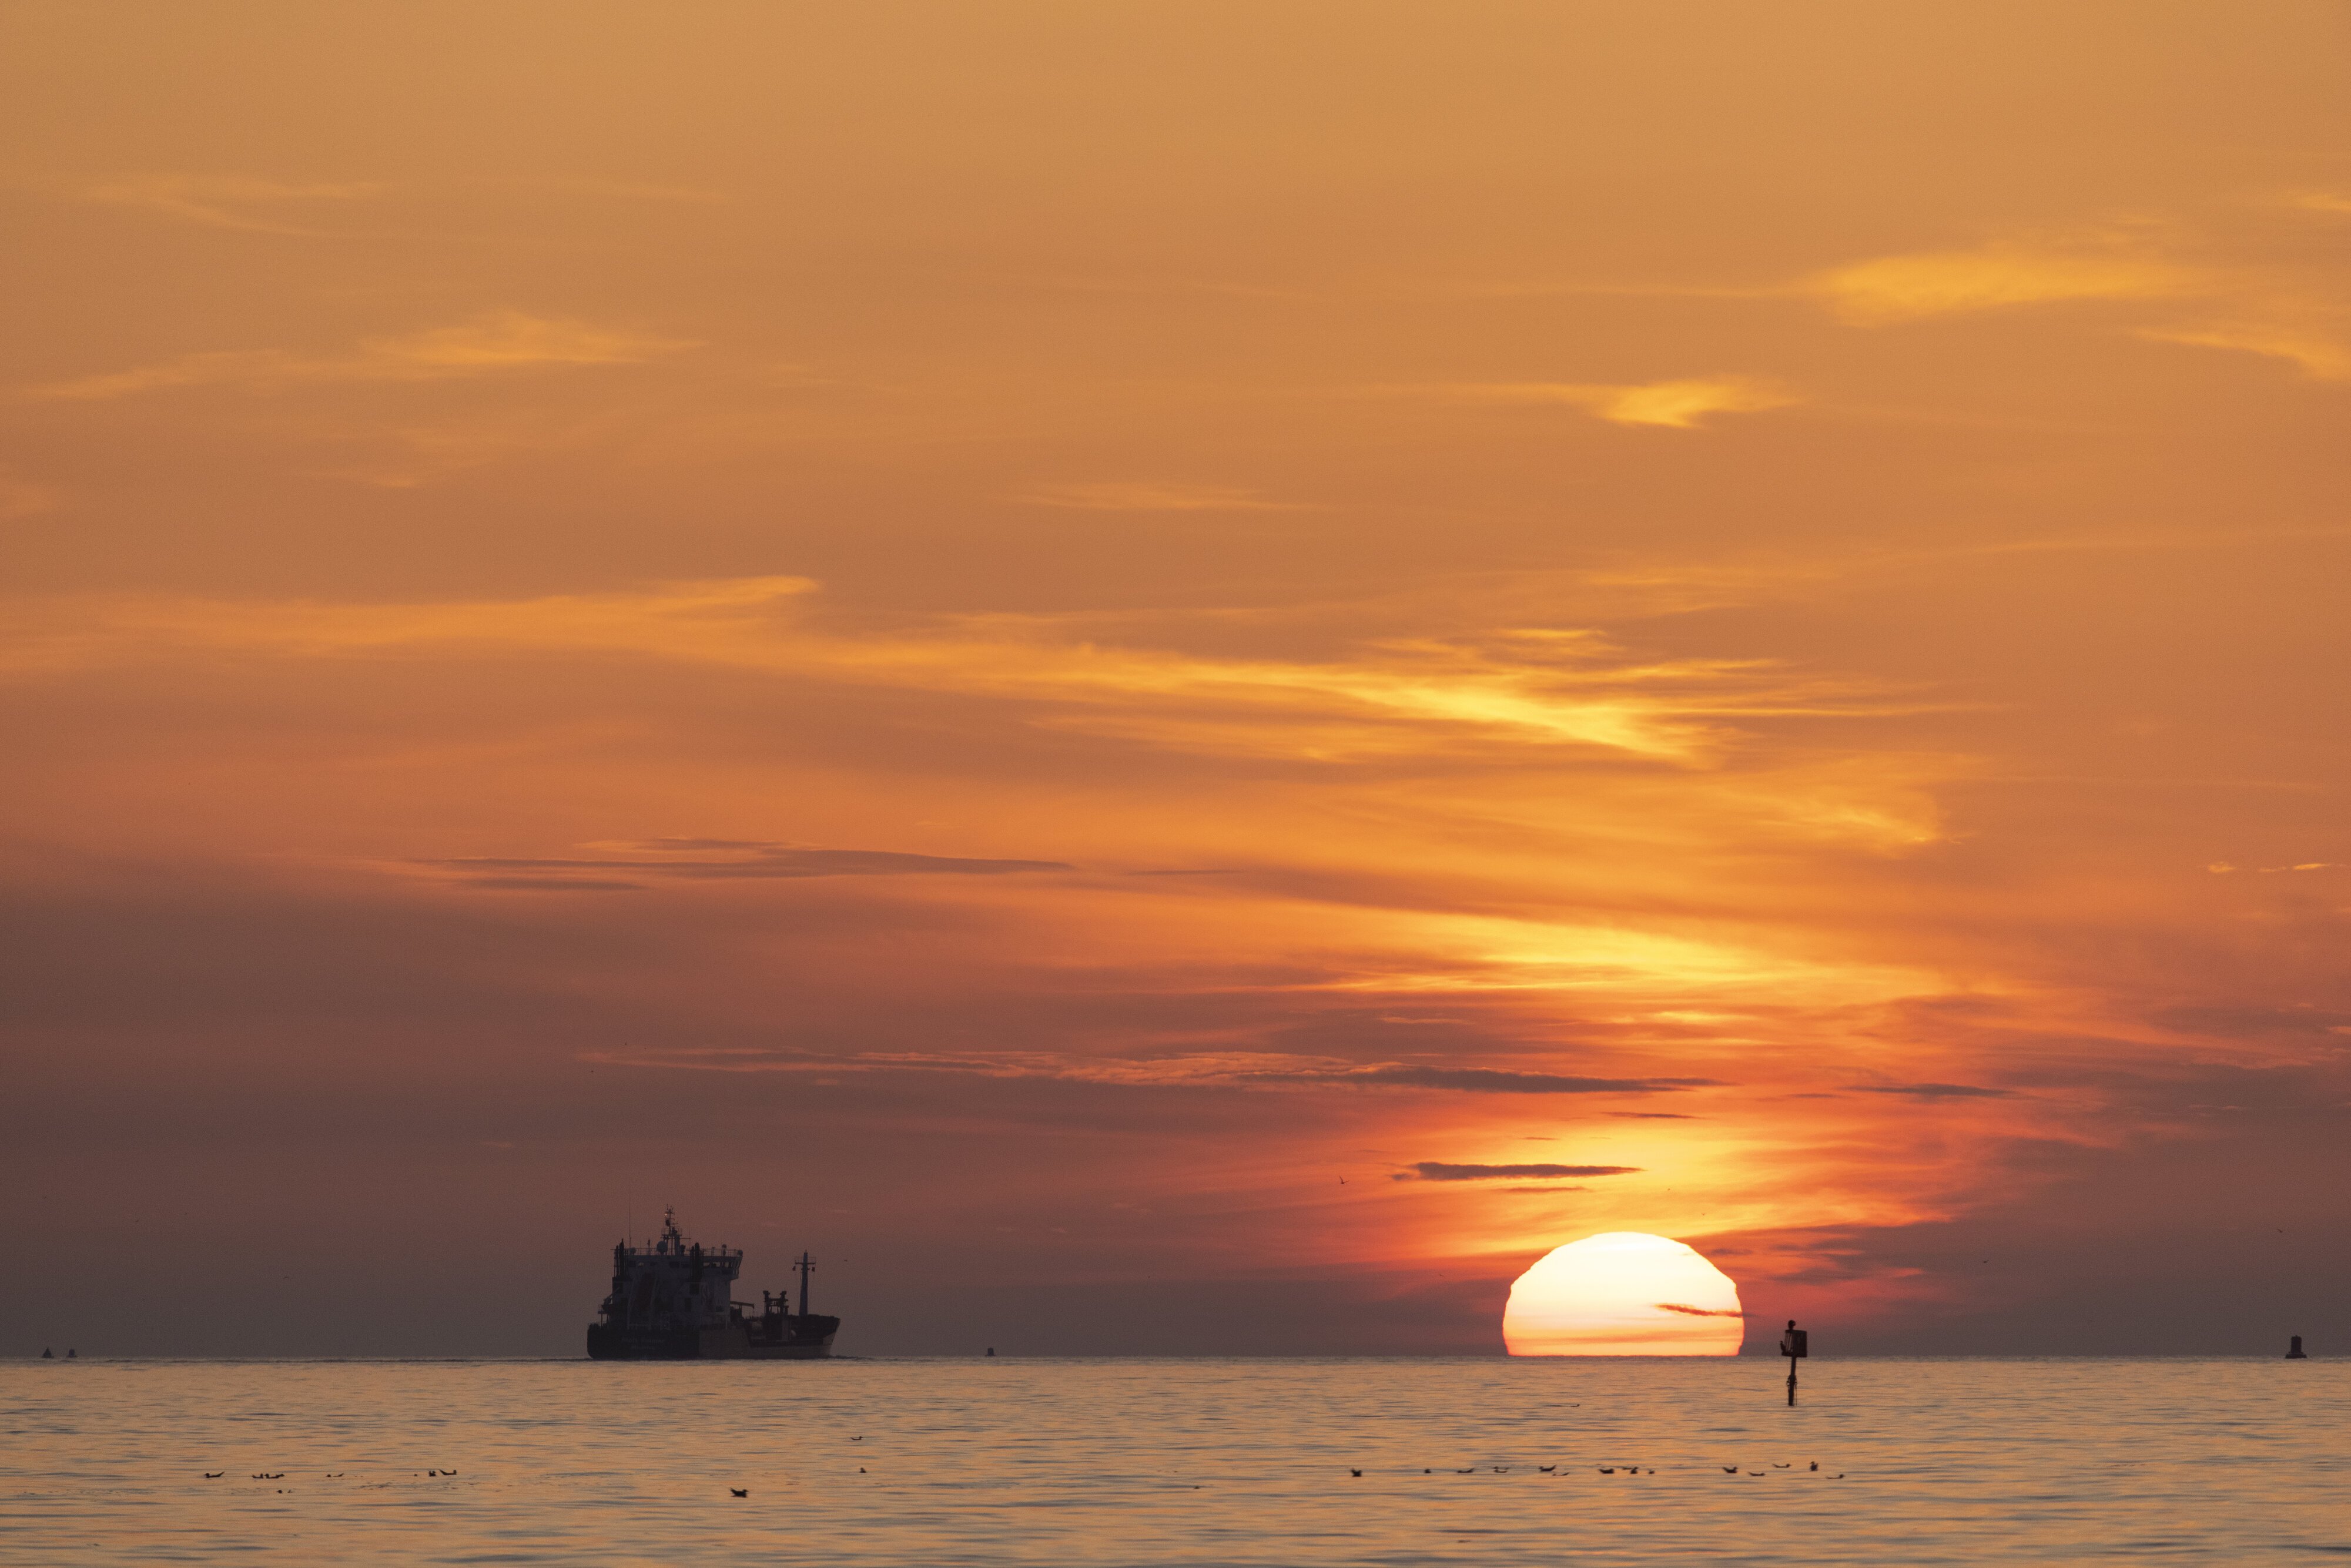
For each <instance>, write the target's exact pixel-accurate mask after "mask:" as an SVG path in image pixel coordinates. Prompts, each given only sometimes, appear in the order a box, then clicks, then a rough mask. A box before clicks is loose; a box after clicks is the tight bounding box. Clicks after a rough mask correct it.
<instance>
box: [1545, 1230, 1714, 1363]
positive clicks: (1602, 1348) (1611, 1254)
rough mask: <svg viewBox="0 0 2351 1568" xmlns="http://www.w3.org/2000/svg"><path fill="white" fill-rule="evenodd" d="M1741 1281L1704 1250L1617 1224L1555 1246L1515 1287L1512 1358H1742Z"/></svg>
mask: <svg viewBox="0 0 2351 1568" xmlns="http://www.w3.org/2000/svg"><path fill="white" fill-rule="evenodd" d="M1746 1332H1747V1331H1746V1323H1745V1320H1744V1316H1743V1314H1742V1312H1741V1311H1740V1305H1739V1287H1738V1286H1737V1285H1735V1284H1733V1283H1731V1281H1730V1277H1729V1275H1727V1274H1725V1273H1724V1272H1723V1271H1722V1270H1719V1269H1718V1268H1716V1267H1715V1266H1714V1265H1713V1264H1711V1263H1709V1262H1708V1261H1707V1260H1705V1259H1704V1258H1703V1257H1701V1256H1699V1255H1698V1251H1697V1249H1694V1248H1691V1247H1687V1246H1685V1245H1684V1244H1683V1243H1681V1242H1679V1241H1675V1240H1671V1239H1667V1238H1666V1237H1663V1236H1648V1235H1645V1234H1643V1233H1642V1232H1640V1231H1637V1230H1610V1231H1604V1232H1603V1233H1602V1234H1600V1235H1598V1236H1587V1237H1585V1238H1584V1239H1583V1240H1581V1241H1571V1242H1569V1243H1568V1244H1567V1245H1566V1246H1564V1247H1554V1248H1552V1249H1551V1251H1549V1252H1547V1253H1545V1254H1544V1255H1543V1257H1542V1258H1541V1260H1540V1261H1538V1262H1537V1263H1536V1264H1535V1266H1534V1267H1533V1268H1531V1269H1529V1270H1527V1271H1526V1272H1525V1273H1523V1274H1521V1275H1520V1276H1519V1278H1518V1281H1517V1282H1516V1283H1514V1284H1513V1285H1511V1287H1510V1305H1509V1306H1508V1307H1506V1308H1505V1309H1503V1312H1502V1339H1503V1342H1504V1343H1506V1344H1507V1345H1509V1347H1510V1354H1512V1355H1737V1354H1739V1346H1740V1341H1741V1340H1743V1339H1744V1338H1745V1337H1746Z"/></svg>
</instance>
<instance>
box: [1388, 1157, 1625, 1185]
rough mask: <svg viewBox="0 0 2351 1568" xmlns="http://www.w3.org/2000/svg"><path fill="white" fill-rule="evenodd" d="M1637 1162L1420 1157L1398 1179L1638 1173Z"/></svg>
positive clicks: (1522, 1178) (1548, 1177)
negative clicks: (1509, 1162)
mask: <svg viewBox="0 0 2351 1568" xmlns="http://www.w3.org/2000/svg"><path fill="white" fill-rule="evenodd" d="M1638 1174H1640V1167H1639V1166H1545V1165H1536V1166H1457V1165H1447V1164H1446V1163H1444V1162H1443V1161H1441V1160H1422V1161H1420V1162H1419V1163H1418V1164H1416V1165H1415V1166H1413V1167H1412V1171H1411V1173H1410V1174H1408V1175H1399V1176H1397V1177H1396V1178H1395V1179H1396V1180H1398V1181H1503V1180H1511V1181H1537V1180H1543V1181H1548V1180H1551V1179H1552V1178H1554V1177H1557V1178H1565V1177H1568V1176H1637V1175H1638Z"/></svg>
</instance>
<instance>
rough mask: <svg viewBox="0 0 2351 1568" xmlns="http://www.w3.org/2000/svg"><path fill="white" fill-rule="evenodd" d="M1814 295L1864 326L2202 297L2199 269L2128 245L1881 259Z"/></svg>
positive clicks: (2012, 247)
mask: <svg viewBox="0 0 2351 1568" xmlns="http://www.w3.org/2000/svg"><path fill="white" fill-rule="evenodd" d="M1807 287H1808V288H1809V290H1810V292H1811V293H1812V294H1813V296H1814V297H1815V298H1818V299H1820V300H1821V301H1822V302H1823V304H1825V305H1826V306H1828V307H1829V308H1831V309H1832V310H1834V311H1835V312H1836V313H1837V314H1838V315H1840V316H1842V317H1844V319H1846V320H1848V321H1852V322H1855V323H1856V324H1859V325H1863V326H1884V325H1887V324H1890V323H1894V322H1900V321H1915V320H1920V319H1925V318H1928V317H1932V316H1949V315H1959V314H1964V313H1968V312H1973V311H1981V310H1998V309H2003V308H2011V307H2015V306H2022V305H2048V304H2057V303H2064V302H2067V301H2080V300H2094V299H2171V298H2180V297H2182V296H2186V295H2193V294H2198V293H2200V292H2203V291H2204V290H2205V289H2207V288H2208V287H2210V283H2209V279H2208V278H2207V277H2206V276H2205V275H2204V274H2203V273H2202V272H2201V271H2199V270H2198V269H2196V268H2192V267H2183V266H2180V265H2178V264H2176V263H2173V262H2170V261H2167V260H2164V259H2162V258H2160V257H2158V256H2150V255H2142V254H2139V253H2137V252H2136V251H2134V250H2131V249H2128V248H2124V247H2082V248H2065V247H2063V246H2031V245H2023V244H1993V245H1987V246H1981V247H1980V248H1978V249H1975V250H1951V251H1928V252H1921V253H1918V254H1916V255H1909V256H1878V257H1876V258H1874V259H1872V260H1868V261H1860V262H1855V263H1853V264H1852V265H1850V266H1846V267H1837V268H1834V270H1831V271H1829V272H1825V273H1823V274H1821V275H1820V276H1818V277H1815V278H1813V280H1812V281H1811V282H1810V284H1809V285H1808V286H1807Z"/></svg>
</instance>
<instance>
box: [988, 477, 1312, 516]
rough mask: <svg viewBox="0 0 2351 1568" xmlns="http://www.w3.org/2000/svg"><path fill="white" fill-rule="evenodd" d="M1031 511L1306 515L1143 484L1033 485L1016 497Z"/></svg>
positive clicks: (1195, 488)
mask: <svg viewBox="0 0 2351 1568" xmlns="http://www.w3.org/2000/svg"><path fill="white" fill-rule="evenodd" d="M1013 499H1015V500H1018V501H1025V502H1027V503H1028V504H1029V505H1030V506H1032V507H1063V508H1065V509H1067V510H1070V511H1079V512H1303V511H1312V510H1314V509H1316V508H1314V507H1311V506H1308V505H1307V504H1305V503H1303V502H1298V501H1276V500H1270V499H1268V498H1267V497H1264V496H1261V495H1259V494H1258V492H1256V491H1254V490H1245V489H1241V488H1238V487H1237V486H1226V485H1166V484H1155V483H1150V482H1144V481H1106V482H1102V483H1097V484H1061V485H1032V486H1029V487H1028V488H1027V489H1025V490H1022V491H1020V492H1019V493H1018V494H1017V495H1015V496H1014V497H1013Z"/></svg>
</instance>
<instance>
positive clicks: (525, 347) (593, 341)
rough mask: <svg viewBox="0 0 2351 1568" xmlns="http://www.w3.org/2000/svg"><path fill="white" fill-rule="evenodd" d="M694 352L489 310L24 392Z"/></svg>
mask: <svg viewBox="0 0 2351 1568" xmlns="http://www.w3.org/2000/svg"><path fill="white" fill-rule="evenodd" d="M693 347H695V344H694V343H692V342H691V341H689V340H684V339H676V338H661V337H654V336H652V335H650V334H646V333H642V332H632V331H625V330H621V329H612V328H605V327H597V326H593V325H590V323H587V322H584V321H570V320H562V319H549V318H545V317H538V316H528V315H525V314H524V313H522V312H521V311H518V310H494V311H490V312H488V313H486V314H485V315H482V316H478V317H475V319H473V320H471V321H469V322H466V323H464V324H463V325H460V326H455V327H435V328H432V329H427V330H424V331H421V332H411V333H406V334H402V335H400V336H394V337H383V338H370V339H364V340H361V341H360V345H359V348H358V350H357V351H356V352H353V353H350V354H346V355H342V356H340V357H333V358H324V359H320V358H308V357H305V356H302V355H298V354H292V353H287V352H286V351H284V350H277V349H257V350H230V351H225V352H216V353H202V354H183V355H182V356H180V357H179V358H178V359H175V360H166V361H162V362H160V363H157V364H152V365H141V366H138V367H135V368H133V369H131V370H127V371H108V372H105V373H102V374H99V375H90V376H80V377H77V378H76V379H74V380H71V381H66V382H51V383H50V384H48V385H46V386H39V387H35V388H32V389H30V395H32V396H34V397H37V398H47V399H54V400H57V401H62V402H99V401H102V400H105V399H109V398H119V397H129V396H131V395H134V394H136V393H139V392H155V391H160V390H162V389H166V388H172V387H193V386H246V387H254V388H258V389H265V390H268V389H277V388H282V387H287V386H298V385H315V384H319V383H327V382H422V381H441V380H446V379H450V378H453V377H461V376H475V375H483V374H489V373H495V372H497V371H514V370H538V369H548V368H553V367H561V366H576V365H628V364H637V363H640V362H642V361H646V360H650V359H653V358H656V357H658V356H660V355H663V354H670V353H675V352H676V351H678V350H681V349H690V348H693Z"/></svg>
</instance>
